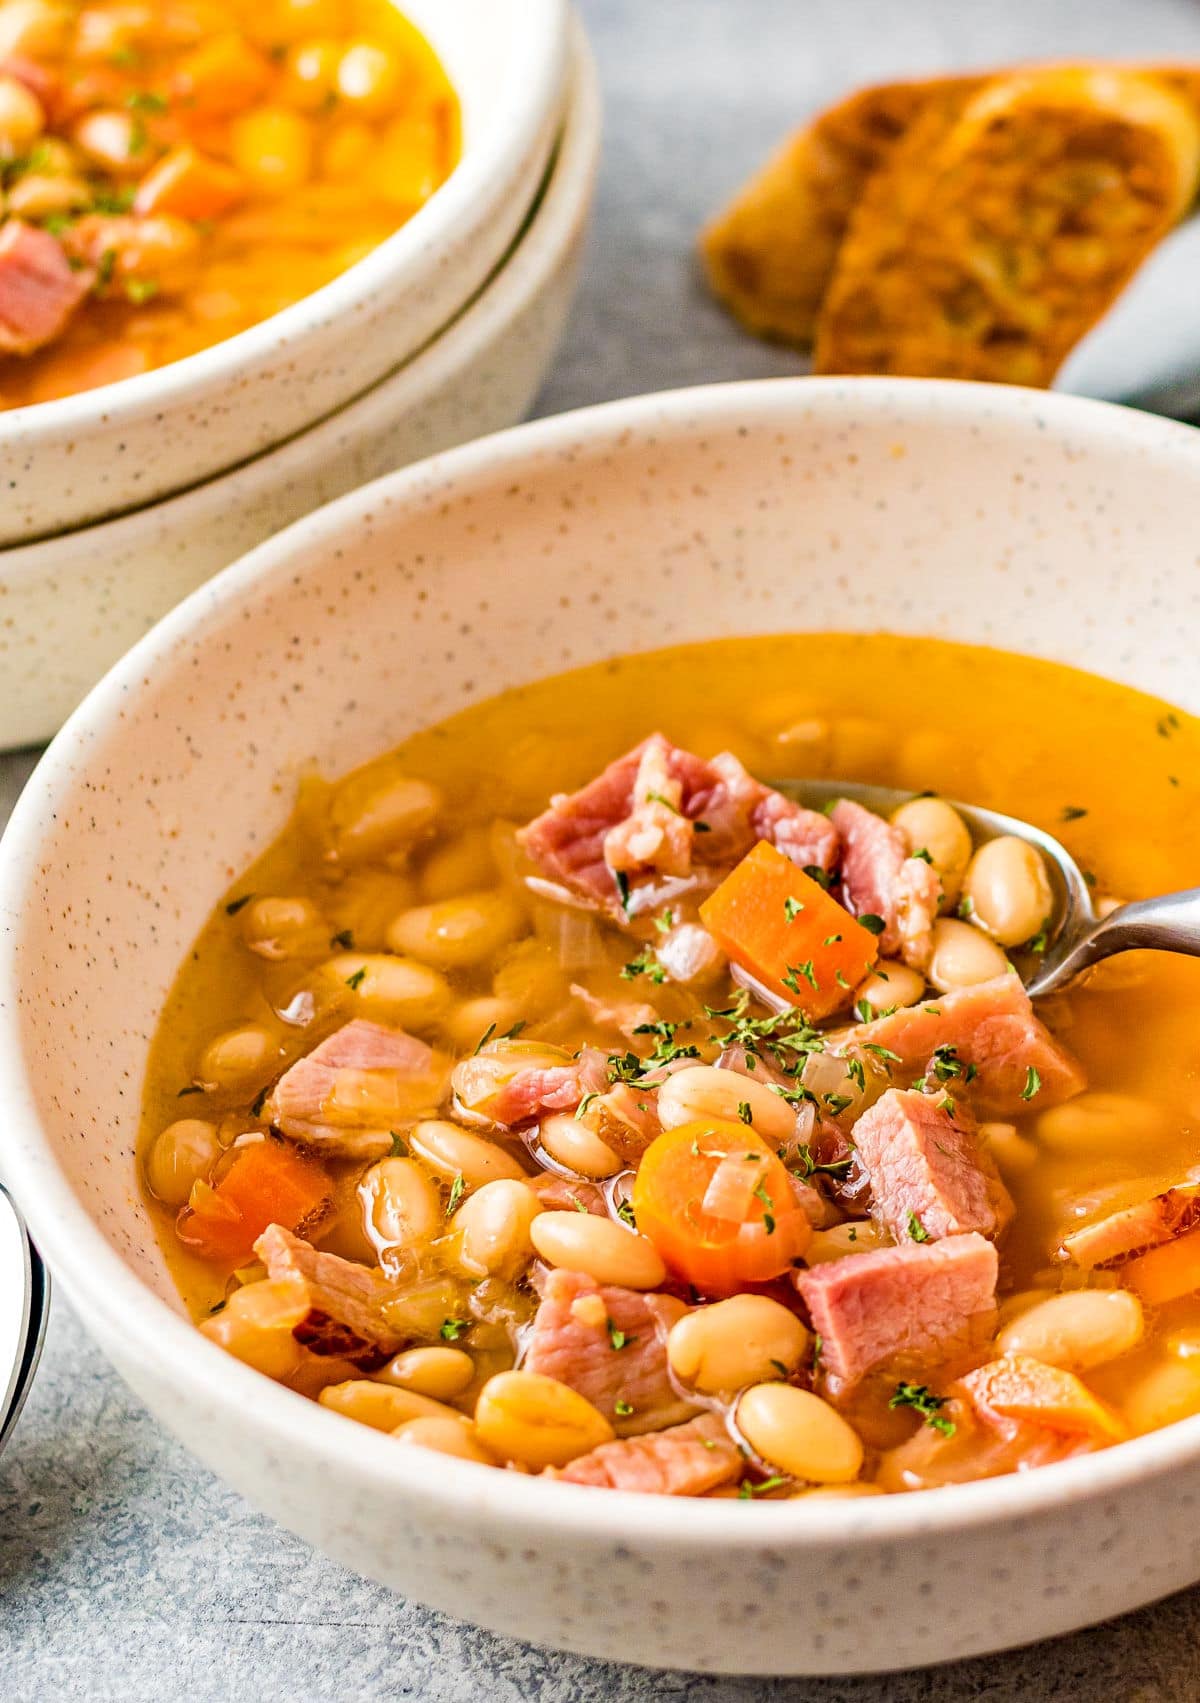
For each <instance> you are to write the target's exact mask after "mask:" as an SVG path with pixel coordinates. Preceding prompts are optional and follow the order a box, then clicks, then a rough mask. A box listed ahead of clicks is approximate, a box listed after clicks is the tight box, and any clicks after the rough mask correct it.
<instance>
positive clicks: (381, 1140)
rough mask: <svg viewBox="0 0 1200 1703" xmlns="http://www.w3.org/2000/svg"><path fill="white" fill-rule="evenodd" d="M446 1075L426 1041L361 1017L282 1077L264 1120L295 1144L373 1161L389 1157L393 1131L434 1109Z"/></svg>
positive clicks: (268, 1105)
mask: <svg viewBox="0 0 1200 1703" xmlns="http://www.w3.org/2000/svg"><path fill="white" fill-rule="evenodd" d="M444 1076H445V1073H444V1070H443V1067H442V1065H441V1064H440V1063H439V1062H438V1059H437V1056H436V1054H435V1053H433V1052H432V1051H431V1049H430V1048H429V1047H427V1046H426V1045H425V1043H424V1041H418V1040H416V1039H415V1038H414V1037H413V1036H412V1035H406V1034H405V1033H404V1031H403V1030H402V1029H386V1028H384V1027H383V1025H382V1024H380V1023H368V1022H366V1021H365V1020H364V1019H362V1018H358V1019H356V1020H355V1021H354V1022H352V1023H346V1024H344V1025H343V1027H342V1028H340V1029H338V1030H337V1031H336V1033H334V1034H332V1035H330V1036H329V1038H328V1040H325V1041H322V1042H321V1044H320V1046H319V1047H316V1048H315V1049H314V1050H313V1051H312V1052H311V1053H309V1054H308V1055H307V1056H306V1057H305V1058H302V1059H298V1060H297V1062H296V1063H295V1064H294V1065H292V1066H291V1068H290V1069H288V1070H286V1071H285V1072H284V1074H283V1075H282V1076H281V1077H280V1079H279V1081H278V1082H277V1083H276V1085H275V1091H274V1093H273V1094H272V1095H271V1097H270V1099H269V1100H268V1101H267V1104H266V1116H267V1117H268V1118H269V1119H270V1121H271V1123H272V1124H274V1125H275V1127H276V1128H277V1129H278V1130H279V1131H280V1132H281V1133H282V1134H283V1135H286V1136H290V1137H291V1138H292V1140H293V1141H303V1142H306V1143H307V1144H308V1145H310V1146H312V1147H316V1148H319V1149H320V1150H321V1151H322V1152H325V1153H332V1154H334V1155H336V1156H338V1157H341V1158H346V1159H377V1158H379V1157H380V1156H381V1155H382V1154H384V1153H387V1152H389V1151H390V1149H391V1146H392V1129H393V1126H394V1125H396V1124H397V1123H402V1122H410V1123H411V1121H412V1119H413V1118H414V1117H415V1116H418V1115H419V1114H420V1113H421V1112H422V1111H426V1110H428V1111H432V1110H433V1109H434V1108H435V1107H436V1105H437V1102H438V1100H439V1099H440V1097H441V1093H442V1089H443V1085H444Z"/></svg>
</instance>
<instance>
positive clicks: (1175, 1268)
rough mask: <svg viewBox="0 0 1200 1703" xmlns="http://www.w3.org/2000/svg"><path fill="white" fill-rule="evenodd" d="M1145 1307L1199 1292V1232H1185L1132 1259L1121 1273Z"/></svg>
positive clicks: (1159, 1305)
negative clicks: (1159, 1246) (1183, 1234)
mask: <svg viewBox="0 0 1200 1703" xmlns="http://www.w3.org/2000/svg"><path fill="white" fill-rule="evenodd" d="M1121 1275H1122V1276H1123V1278H1124V1280H1125V1285H1126V1287H1127V1288H1129V1289H1132V1290H1133V1292H1134V1294H1135V1295H1136V1296H1137V1297H1138V1299H1139V1300H1140V1301H1144V1302H1145V1303H1146V1305H1147V1306H1148V1307H1161V1306H1163V1305H1164V1304H1165V1303H1166V1302H1167V1301H1177V1300H1178V1299H1179V1297H1180V1296H1181V1295H1194V1294H1195V1293H1196V1291H1197V1290H1200V1230H1189V1231H1188V1233H1187V1235H1186V1236H1179V1237H1177V1238H1176V1240H1175V1241H1173V1242H1167V1243H1165V1244H1164V1246H1163V1247H1161V1248H1151V1249H1150V1252H1149V1253H1145V1254H1139V1255H1138V1257H1137V1259H1132V1260H1130V1261H1129V1263H1128V1265H1126V1267H1125V1269H1124V1271H1123V1272H1122V1274H1121Z"/></svg>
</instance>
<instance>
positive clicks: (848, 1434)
mask: <svg viewBox="0 0 1200 1703" xmlns="http://www.w3.org/2000/svg"><path fill="white" fill-rule="evenodd" d="M736 1419H737V1427H738V1430H739V1431H740V1432H741V1434H742V1436H743V1437H744V1438H745V1439H746V1441H747V1443H749V1445H750V1447H751V1448H752V1449H753V1450H754V1452H755V1454H756V1455H758V1456H760V1457H761V1459H763V1460H764V1461H767V1462H768V1463H769V1464H770V1465H771V1466H775V1467H778V1468H779V1470H780V1471H781V1472H785V1473H787V1474H788V1475H789V1476H790V1477H792V1478H801V1479H810V1480H812V1481H813V1482H815V1483H817V1484H848V1483H850V1482H851V1480H853V1479H855V1478H857V1477H858V1475H859V1472H860V1470H861V1468H862V1461H863V1446H862V1443H861V1442H860V1441H859V1437H858V1433H857V1432H856V1431H854V1430H853V1429H852V1427H851V1426H849V1425H848V1424H847V1423H846V1421H845V1420H844V1419H843V1418H842V1416H841V1414H840V1413H836V1412H835V1411H834V1409H833V1408H832V1407H830V1405H829V1403H828V1402H827V1401H822V1399H821V1397H820V1396H817V1395H813V1394H812V1392H811V1391H810V1390H798V1389H797V1388H796V1387H795V1385H793V1384H754V1385H752V1386H751V1388H750V1389H748V1390H747V1391H746V1392H745V1394H744V1395H743V1396H742V1398H741V1400H740V1401H739V1402H738V1404H737V1410H736Z"/></svg>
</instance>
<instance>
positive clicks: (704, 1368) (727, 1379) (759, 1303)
mask: <svg viewBox="0 0 1200 1703" xmlns="http://www.w3.org/2000/svg"><path fill="white" fill-rule="evenodd" d="M807 1346H808V1332H807V1331H806V1330H805V1328H804V1326H803V1325H802V1324H801V1322H800V1320H799V1319H798V1318H797V1317H796V1315H795V1313H793V1312H790V1311H789V1310H788V1308H787V1307H785V1306H783V1305H781V1303H780V1302H778V1301H772V1300H771V1298H770V1297H769V1296H767V1295H731V1296H730V1298H729V1299H728V1300H727V1301H717V1302H715V1303H714V1304H713V1305H712V1306H710V1307H697V1308H696V1309H695V1311H694V1312H691V1313H685V1314H684V1316H683V1318H681V1319H680V1320H679V1321H678V1322H677V1323H676V1324H674V1325H672V1326H671V1329H670V1332H669V1333H668V1336H667V1358H668V1359H669V1361H670V1362H671V1369H672V1371H673V1372H674V1373H675V1375H676V1377H678V1378H682V1380H683V1381H684V1383H687V1384H691V1385H693V1387H694V1388H696V1389H698V1390H703V1391H704V1393H705V1394H706V1395H716V1394H718V1393H719V1392H720V1391H722V1390H739V1389H742V1388H743V1387H744V1386H745V1385H747V1384H754V1383H761V1382H763V1381H764V1380H766V1379H769V1378H772V1377H775V1378H785V1377H787V1376H789V1375H790V1374H791V1373H792V1372H794V1371H795V1370H796V1368H797V1366H799V1364H800V1362H801V1360H802V1359H803V1358H804V1353H805V1350H806V1348H807Z"/></svg>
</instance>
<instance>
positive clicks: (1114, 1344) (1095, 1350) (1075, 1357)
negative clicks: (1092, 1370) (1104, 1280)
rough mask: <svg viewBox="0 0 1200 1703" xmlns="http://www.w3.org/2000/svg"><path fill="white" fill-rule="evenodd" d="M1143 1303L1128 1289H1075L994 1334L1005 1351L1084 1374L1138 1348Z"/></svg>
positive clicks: (1028, 1311)
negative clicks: (1026, 1355)
mask: <svg viewBox="0 0 1200 1703" xmlns="http://www.w3.org/2000/svg"><path fill="white" fill-rule="evenodd" d="M1144 1328H1145V1327H1144V1325H1143V1321H1142V1305H1141V1302H1140V1301H1139V1300H1138V1298H1137V1296H1136V1295H1132V1294H1130V1293H1129V1291H1128V1290H1127V1289H1075V1290H1071V1291H1069V1292H1068V1293H1066V1294H1063V1295H1052V1296H1051V1297H1050V1298H1049V1300H1046V1301H1040V1302H1038V1304H1037V1305H1036V1306H1034V1307H1030V1308H1028V1309H1027V1310H1026V1311H1025V1312H1023V1313H1021V1314H1019V1315H1018V1317H1017V1318H1015V1319H1013V1320H1012V1321H1011V1323H1009V1324H1007V1325H1005V1327H1004V1329H1003V1330H1002V1331H1001V1332H1000V1334H999V1335H998V1336H997V1338H996V1346H997V1348H998V1349H999V1350H1000V1352H1001V1353H1002V1354H1029V1355H1032V1357H1033V1358H1034V1359H1035V1360H1043V1361H1045V1362H1046V1364H1047V1365H1050V1366H1059V1367H1061V1368H1062V1370H1063V1371H1064V1372H1086V1371H1087V1370H1088V1369H1089V1367H1092V1366H1102V1365H1103V1364H1104V1362H1105V1361H1106V1360H1115V1359H1116V1358H1117V1356H1118V1355H1121V1354H1127V1353H1128V1352H1129V1350H1130V1349H1131V1348H1136V1347H1137V1345H1138V1343H1139V1342H1140V1341H1141V1339H1142V1333H1143V1330H1144Z"/></svg>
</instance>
